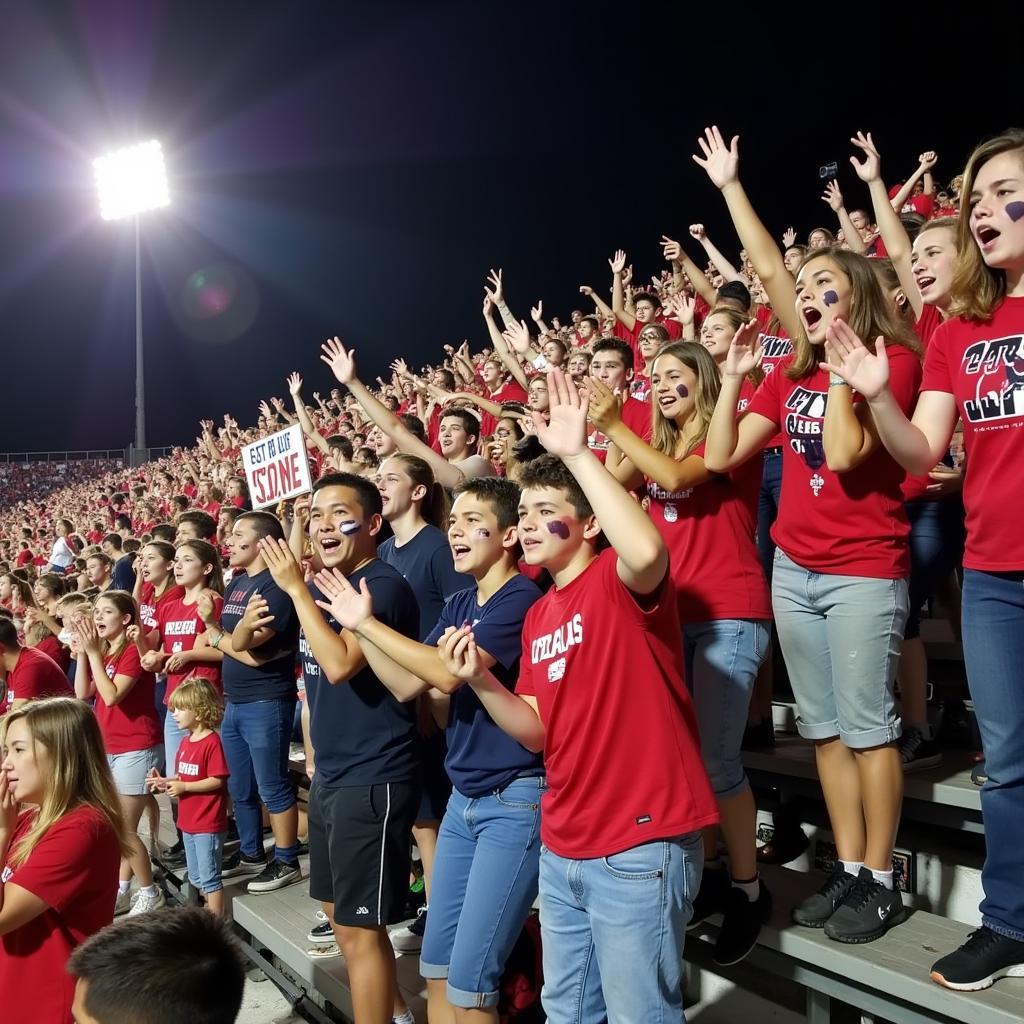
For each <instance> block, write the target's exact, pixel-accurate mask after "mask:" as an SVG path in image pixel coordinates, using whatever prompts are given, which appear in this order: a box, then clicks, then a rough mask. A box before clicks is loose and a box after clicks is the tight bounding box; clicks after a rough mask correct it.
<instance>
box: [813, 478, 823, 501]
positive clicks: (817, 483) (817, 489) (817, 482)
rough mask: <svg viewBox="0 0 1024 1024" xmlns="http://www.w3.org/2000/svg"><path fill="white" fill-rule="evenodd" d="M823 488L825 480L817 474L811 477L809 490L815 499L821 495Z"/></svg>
mask: <svg viewBox="0 0 1024 1024" xmlns="http://www.w3.org/2000/svg"><path fill="white" fill-rule="evenodd" d="M824 486H825V478H824V477H822V476H819V475H818V474H817V473H815V474H814V476H812V477H811V490H812V491H814V496H815V497H817V496H818V495H819V494H821V489H822V487H824Z"/></svg>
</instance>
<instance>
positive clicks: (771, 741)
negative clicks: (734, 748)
mask: <svg viewBox="0 0 1024 1024" xmlns="http://www.w3.org/2000/svg"><path fill="white" fill-rule="evenodd" d="M774 749H775V722H774V721H773V720H772V719H770V718H765V719H764V720H763V721H760V722H757V723H756V724H754V725H751V724H749V723H748V725H747V727H746V728H745V729H744V730H743V741H742V742H741V743H740V750H774Z"/></svg>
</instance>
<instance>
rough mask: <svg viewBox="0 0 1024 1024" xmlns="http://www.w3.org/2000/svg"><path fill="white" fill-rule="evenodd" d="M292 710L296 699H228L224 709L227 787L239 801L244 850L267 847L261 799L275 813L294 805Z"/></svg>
mask: <svg viewBox="0 0 1024 1024" xmlns="http://www.w3.org/2000/svg"><path fill="white" fill-rule="evenodd" d="M293 713H294V701H293V700H256V701H252V702H251V703H248V704H235V703H234V702H233V701H228V703H227V706H226V707H225V709H224V723H223V725H222V726H221V732H220V738H221V742H222V743H223V744H224V756H225V757H226V758H227V762H228V768H229V769H230V771H231V776H230V777H229V779H228V792H229V793H230V794H231V799H232V800H233V801H234V804H235V823H236V824H237V825H238V837H239V839H240V840H241V849H242V853H244V854H245V855H246V856H248V857H258V856H261V855H262V853H263V825H262V822H263V817H262V815H261V813H260V801H261V800H262V801H263V803H265V804H266V805H267V810H268V811H270V813H271V814H282V813H283V812H284V811H288V810H291V808H292V807H294V806H295V793H294V792H293V791H292V786H291V782H290V781H289V780H288V747H289V742H290V740H291V735H292V715H293Z"/></svg>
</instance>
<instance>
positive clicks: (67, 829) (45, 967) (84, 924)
mask: <svg viewBox="0 0 1024 1024" xmlns="http://www.w3.org/2000/svg"><path fill="white" fill-rule="evenodd" d="M34 818H35V812H34V811H24V812H22V813H21V814H20V815H19V816H18V824H17V826H16V827H15V830H14V840H13V842H12V843H11V846H12V848H13V847H15V846H16V845H17V843H18V840H19V839H20V837H21V836H23V835H24V834H25V833H26V832H27V831H28V830H29V828H31V826H32V822H33V820H34ZM120 862H121V851H120V847H119V845H118V841H117V834H116V833H115V832H114V830H113V828H112V827H111V825H110V822H108V821H107V819H106V818H105V817H104V816H103V815H102V814H100V812H99V811H97V810H95V809H94V808H92V807H89V806H79V807H76V808H75V809H74V810H72V811H69V812H68V813H67V814H65V815H64V817H62V818H60V819H59V820H58V821H56V822H55V823H54V824H53V825H51V826H50V828H49V829H47V831H46V833H45V834H44V836H43V838H42V839H40V840H39V842H38V844H37V845H36V847H35V849H34V850H33V851H32V852H31V853H30V854H29V856H28V860H26V861H25V862H24V863H23V864H22V865H21V866H20V867H13V866H12V865H11V863H10V853H9V852H8V859H7V861H6V862H5V864H4V867H3V880H4V882H5V883H8V882H9V883H10V884H11V885H20V886H21V888H22V889H25V890H26V891H27V892H30V893H32V894H33V895H34V896H38V897H39V899H41V900H43V901H45V903H46V905H47V909H46V910H44V911H43V913H42V914H40V915H39V916H38V917H36V918H33V919H32V920H31V921H29V922H28V923H27V924H23V925H22V926H21V927H20V928H16V929H15V930H14V931H12V932H8V933H7V934H6V935H3V936H0V1007H3V1010H2V1016H3V1019H4V1020H6V1021H12V1022H13V1021H40V1022H42V1021H46V1022H48V1024H49V1022H53V1024H72V1016H71V1003H72V1001H73V999H74V994H75V979H74V978H73V977H72V976H71V975H70V974H68V972H67V969H66V968H67V962H68V957H70V956H71V953H72V951H73V950H74V949H75V947H76V946H79V945H81V943H83V942H84V941H85V940H86V939H87V938H89V936H90V935H94V934H95V933H96V932H98V931H99V930H100V929H101V928H104V927H106V926H107V925H108V924H110V923H111V921H113V920H114V897H115V895H116V893H117V874H118V868H119V866H120Z"/></svg>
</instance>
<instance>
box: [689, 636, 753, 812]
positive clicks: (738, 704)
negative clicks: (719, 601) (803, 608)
mask: <svg viewBox="0 0 1024 1024" xmlns="http://www.w3.org/2000/svg"><path fill="white" fill-rule="evenodd" d="M770 639H771V626H770V624H769V623H768V622H767V621H761V620H757V619H715V620H713V621H711V622H689V623H687V624H686V625H685V626H683V654H684V655H685V658H686V682H687V685H688V686H689V687H690V692H691V693H692V694H693V707H694V710H695V711H696V712H697V729H698V731H699V732H700V751H701V756H702V757H703V758H704V767H705V768H706V769H707V772H708V778H709V779H710V780H711V789H712V790H713V791H714V794H715V796H716V797H717V798H718V799H719V800H728V799H729V797H733V796H736V795H737V794H738V793H742V792H743V790H744V789H746V788H747V785H748V783H747V774H746V772H745V771H744V770H743V761H742V759H741V756H740V746H741V745H742V743H743V730H744V729H745V728H746V726H747V711H748V709H749V708H750V695H751V693H753V691H754V680H755V679H756V678H757V671H758V669H759V668H760V667H761V662H763V661H764V659H765V655H766V654H767V653H768V642H769V640H770Z"/></svg>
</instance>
